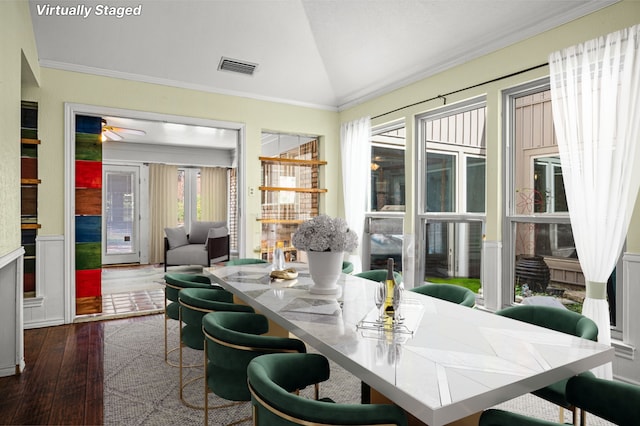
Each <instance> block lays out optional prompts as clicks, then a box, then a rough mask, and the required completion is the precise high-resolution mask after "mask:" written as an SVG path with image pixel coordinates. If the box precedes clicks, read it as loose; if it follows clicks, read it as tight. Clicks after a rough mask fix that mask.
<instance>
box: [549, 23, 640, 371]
mask: <svg viewBox="0 0 640 426" xmlns="http://www.w3.org/2000/svg"><path fill="white" fill-rule="evenodd" d="M639 46H640V26H638V25H636V26H634V27H631V28H628V29H625V30H621V31H617V32H614V33H611V34H608V35H607V36H603V37H600V38H598V39H595V40H590V41H587V42H585V43H582V44H579V45H576V46H571V47H569V48H567V49H564V50H562V51H559V52H553V53H552V54H551V55H550V57H549V66H550V73H551V99H552V106H553V122H554V125H555V129H556V135H557V138H558V148H559V151H560V158H561V161H562V175H563V178H564V182H565V188H566V195H567V202H568V204H569V216H570V217H571V227H572V229H573V236H574V239H575V244H576V250H577V252H578V257H579V259H580V266H581V267H582V272H583V273H584V276H585V280H586V286H587V294H586V299H585V301H584V305H583V308H582V313H583V314H584V315H586V316H588V317H589V318H591V319H593V320H594V321H595V322H596V323H597V324H598V330H599V334H598V341H600V342H602V343H605V344H611V331H610V323H609V307H608V303H607V300H606V294H607V292H606V285H607V284H606V283H607V280H608V278H609V276H610V275H611V273H612V272H613V269H614V267H615V264H616V262H617V259H618V257H619V256H620V254H621V251H622V247H623V245H624V241H625V238H626V234H627V230H628V227H629V222H630V219H631V214H632V211H633V207H634V204H635V200H636V197H637V194H638V188H639V187H640V167H638V164H640V149H639V147H638V145H639V144H640V58H639ZM596 374H597V375H598V376H600V377H604V378H611V376H612V371H611V365H610V364H608V365H606V366H604V367H602V368H600V369H598V371H596Z"/></svg>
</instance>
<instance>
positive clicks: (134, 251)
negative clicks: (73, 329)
mask: <svg viewBox="0 0 640 426" xmlns="http://www.w3.org/2000/svg"><path fill="white" fill-rule="evenodd" d="M79 116H91V117H96V118H99V119H100V120H101V121H102V127H103V133H105V132H104V128H105V127H108V130H109V131H115V132H118V131H119V130H121V129H135V130H136V132H122V131H120V132H119V136H120V138H118V137H113V136H112V137H111V138H105V135H104V134H103V135H102V143H101V145H102V146H101V148H100V149H101V157H100V168H101V172H102V182H101V191H102V198H101V199H100V200H99V202H100V203H101V216H102V217H101V218H100V219H99V221H97V222H98V223H99V225H98V226H100V227H101V229H100V230H99V231H98V232H97V234H98V235H99V237H98V238H100V240H99V246H100V247H101V249H100V255H99V257H98V259H100V260H99V261H98V262H99V265H96V266H97V269H98V271H97V273H96V275H98V276H99V277H100V278H99V279H100V281H103V282H100V283H99V293H98V294H96V295H95V298H96V300H95V302H96V303H93V304H92V306H93V310H94V312H90V311H89V312H83V311H82V309H79V307H80V305H79V303H78V301H77V298H78V296H80V294H78V293H79V292H78V288H77V285H78V282H77V280H78V276H79V274H78V272H79V271H78V270H77V265H76V262H77V258H76V246H78V245H79V244H78V240H77V238H76V237H77V230H76V223H77V216H78V211H77V208H76V207H77V206H76V201H77V200H76V192H77V187H76V164H77V161H78V158H77V157H76V118H77V117H79ZM105 123H106V125H105ZM203 135H204V136H205V137H204V138H203V137H200V136H203ZM243 140H244V125H242V124H240V123H230V122H220V121H215V120H206V119H197V118H191V117H182V116H173V115H164V114H157V113H148V112H140V111H130V110H122V109H114V108H107V107H99V106H91V105H79V104H66V105H65V161H66V167H65V188H66V191H65V225H66V229H67V236H66V238H65V277H66V278H65V290H66V291H65V294H66V295H67V296H66V299H65V322H72V321H74V320H76V319H77V317H78V316H79V315H83V314H86V315H90V316H91V315H94V316H95V315H101V314H103V312H102V309H101V307H100V306H99V305H98V303H97V302H99V301H100V299H102V297H103V295H104V294H105V293H106V291H109V292H113V291H119V290H120V289H119V288H118V287H117V285H116V290H113V289H111V288H110V289H108V290H106V287H107V286H110V284H112V283H107V281H113V280H111V278H113V277H114V276H115V277H116V279H115V281H122V282H125V281H126V282H128V285H129V287H130V288H128V289H127V290H131V292H134V291H137V290H138V288H137V287H139V285H142V284H141V281H143V280H145V279H149V278H150V276H152V275H154V277H151V282H154V283H156V284H157V283H158V282H159V281H161V280H162V279H163V276H164V274H163V273H160V274H159V275H158V277H159V278H158V277H155V275H156V271H155V269H156V266H158V264H159V263H162V262H163V261H164V259H158V258H156V259H154V258H153V256H152V254H151V251H150V248H149V244H150V236H149V234H150V232H149V227H150V226H149V220H150V211H149V202H148V199H149V191H150V190H149V182H148V166H149V164H150V163H162V164H174V165H180V166H188V167H204V166H211V165H212V164H211V162H212V161H213V162H215V161H225V163H224V164H222V165H220V164H215V165H216V166H220V167H222V166H224V167H229V168H233V169H235V170H234V176H235V180H234V185H235V187H234V192H236V193H237V194H238V197H237V198H236V200H238V201H239V202H241V200H243V199H244V198H243V197H242V196H241V194H240V193H241V192H242V188H243V185H241V184H240V182H241V181H242V180H243V179H244V173H243V170H242V167H241V165H242V164H244V158H243V151H242V149H241V146H242V144H243ZM234 201H235V200H234ZM176 203H177V200H176ZM243 207H244V206H241V205H239V203H238V202H236V205H234V206H233V209H230V210H233V212H234V218H233V220H234V229H235V235H234V236H235V241H236V242H237V243H236V244H235V245H234V246H235V250H236V251H240V250H244V247H243V244H242V241H243V238H242V232H243V229H242V226H241V224H242V218H241V216H240V212H242V211H244V209H243ZM176 220H177V218H176ZM174 226H175V225H174ZM85 235H86V233H85ZM160 266H161V265H160ZM103 271H109V273H108V274H105V276H106V279H103V277H102V275H103V274H102V272H103ZM131 274H134V275H138V278H137V279H133V280H132V279H131V278H130V277H129V278H124V279H121V280H119V279H118V277H124V276H125V275H129V276H130V275H131ZM136 281H137V282H136ZM103 285H104V286H105V290H106V291H103V288H102V287H103ZM158 286H159V284H158ZM160 289H161V290H162V289H163V287H161V286H160ZM80 293H81V292H80ZM131 297H133V296H131ZM162 306H163V305H162ZM105 314H106V312H105Z"/></svg>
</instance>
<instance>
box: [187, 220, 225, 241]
mask: <svg viewBox="0 0 640 426" xmlns="http://www.w3.org/2000/svg"><path fill="white" fill-rule="evenodd" d="M226 225H227V222H225V221H222V222H205V221H196V222H193V223H192V224H191V230H190V231H189V242H190V243H191V244H204V243H206V242H207V235H208V234H209V229H211V228H219V227H221V226H226Z"/></svg>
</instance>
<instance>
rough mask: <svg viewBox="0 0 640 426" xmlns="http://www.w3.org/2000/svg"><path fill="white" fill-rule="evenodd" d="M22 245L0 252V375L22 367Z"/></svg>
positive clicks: (18, 371)
mask: <svg viewBox="0 0 640 426" xmlns="http://www.w3.org/2000/svg"><path fill="white" fill-rule="evenodd" d="M23 260H24V249H23V248H22V247H20V248H19V249H17V250H14V251H12V252H10V253H8V254H6V255H0V342H2V345H0V376H2V377H3V376H12V375H15V374H19V373H20V372H21V371H22V370H23V369H24V339H23V335H24V333H23V328H22V320H23V317H22V310H21V309H19V308H17V307H20V306H21V305H22V294H23V289H22V279H23V272H22V264H23Z"/></svg>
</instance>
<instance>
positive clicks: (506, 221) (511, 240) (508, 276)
mask: <svg viewBox="0 0 640 426" xmlns="http://www.w3.org/2000/svg"><path fill="white" fill-rule="evenodd" d="M550 88H551V83H550V77H548V76H547V77H543V78H541V79H537V80H533V81H530V82H527V83H524V84H520V85H517V86H514V87H511V88H508V89H505V90H503V91H502V105H503V111H504V114H503V123H502V134H503V140H504V144H503V154H504V155H503V156H502V157H503V159H502V166H503V170H504V174H503V176H502V179H503V181H502V188H503V194H502V196H503V203H502V205H503V213H502V224H503V228H502V235H503V251H502V271H501V273H502V275H501V282H502V283H503V285H502V286H501V288H500V294H501V300H502V306H501V307H506V306H511V305H513V304H515V303H516V302H515V285H513V283H514V280H515V262H516V261H515V247H516V226H517V224H518V223H532V224H550V225H563V224H568V225H569V226H570V225H571V219H570V216H569V212H568V211H566V212H555V211H554V212H532V213H531V214H530V215H526V214H518V213H517V211H516V196H515V194H516V192H515V191H516V176H515V172H514V169H515V164H516V158H515V156H516V154H517V152H516V146H515V130H516V129H515V127H516V126H515V108H516V99H518V98H521V97H524V96H528V95H532V94H535V93H540V92H544V91H547V90H549V89H550ZM557 155H558V156H559V155H560V154H559V153H558V154H557ZM545 156H549V154H546V153H545V154H540V155H533V156H531V165H530V166H531V170H533V168H534V164H535V158H540V157H545ZM623 254H624V249H623V251H622V253H621V255H620V258H619V259H618V262H617V264H616V275H617V277H616V285H617V286H618V287H617V289H616V300H615V302H616V311H615V316H616V325H615V326H614V325H612V327H611V337H612V338H617V339H621V338H622V324H623V306H624V305H623V303H622V294H623V290H624V289H623V288H622V286H623V285H624V280H623V273H624V268H623V261H622V258H623Z"/></svg>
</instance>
